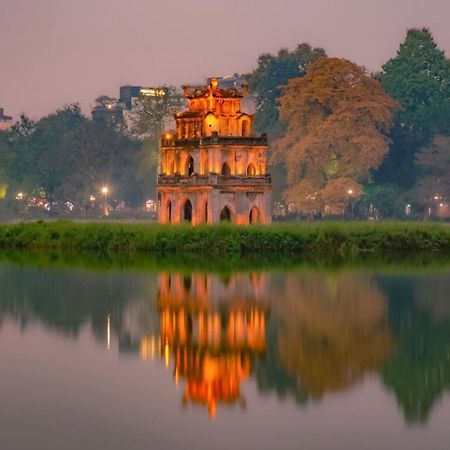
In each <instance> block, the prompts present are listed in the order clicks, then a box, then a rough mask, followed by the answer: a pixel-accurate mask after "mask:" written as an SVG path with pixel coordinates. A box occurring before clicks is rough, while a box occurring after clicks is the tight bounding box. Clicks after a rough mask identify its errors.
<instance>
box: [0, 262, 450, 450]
mask: <svg viewBox="0 0 450 450" xmlns="http://www.w3.org/2000/svg"><path fill="white" fill-rule="evenodd" d="M2 261H3V262H2V263H1V264H0V286H1V288H0V448H1V449H5V450H27V449H33V450H37V449H42V450H53V449H58V450H60V449H64V450H72V449H95V450H99V449H110V450H115V449H121V450H123V449H127V450H134V449H136V450H138V449H139V450H140V449H171V450H173V449H178V448H179V449H196V450H197V449H206V448H211V449H258V450H262V449H277V450H282V449H297V448H302V449H307V450H315V449H334V450H335V449H365V450H368V449H396V450H400V449H408V450H411V449H421V450H423V449H437V450H441V449H447V448H449V447H450V426H449V417H450V396H449V395H448V389H449V387H450V296H449V294H450V267H449V266H447V267H446V266H444V267H441V266H436V265H432V266H431V267H430V266H429V265H424V266H421V267H417V266H413V267H406V268H405V267H404V266H400V267H397V266H396V265H392V264H389V265H387V266H386V267H384V266H383V265H379V264H378V265H377V266H376V268H371V267H370V265H369V266H367V265H366V264H365V265H361V266H359V265H357V264H356V265H353V266H330V267H328V266H317V265H316V266H310V265H308V264H300V265H295V266H293V267H287V268H286V266H284V268H283V269H274V270H267V269H259V270H251V269H249V268H242V269H241V270H240V271H238V272H233V271H230V270H222V271H219V272H208V271H206V270H205V269H204V268H203V269H202V270H198V271H197V270H195V269H189V266H186V265H184V266H182V268H178V269H177V268H176V267H174V268H171V269H168V268H167V267H168V265H167V264H165V265H163V266H164V269H161V270H157V267H158V266H157V264H154V265H152V266H150V267H146V266H145V265H144V266H143V267H140V266H138V267H135V266H133V265H130V267H128V266H127V265H126V264H120V265H117V264H112V265H106V266H101V267H95V266H93V265H91V266H90V265H89V264H84V263H83V262H82V261H81V262H80V261H78V262H76V263H74V264H71V265H66V266H61V265H59V264H58V263H52V262H51V258H50V260H49V261H47V260H46V261H45V262H40V261H39V259H38V260H37V261H34V260H31V262H30V263H24V262H23V261H21V262H20V264H19V263H13V262H9V261H8V260H7V259H6V260H5V258H3V260H2ZM69 266H71V267H69ZM83 266H88V267H91V268H90V269H89V268H83ZM155 267H156V269H155ZM180 267H181V266H180ZM191 267H195V265H192V266H191Z"/></svg>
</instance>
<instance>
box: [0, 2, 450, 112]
mask: <svg viewBox="0 0 450 450" xmlns="http://www.w3.org/2000/svg"><path fill="white" fill-rule="evenodd" d="M449 24H450V1H449V0H427V1H425V0H370V1H369V0H313V1H311V0H309V1H302V0H277V1H268V0H241V1H239V2H238V1H235V0H228V1H211V0H208V1H207V0H191V1H188V0H183V1H180V0H165V1H151V0H120V1H119V0H0V30H1V38H0V57H1V62H2V64H1V76H0V81H1V83H0V107H2V106H3V107H4V108H5V113H6V114H9V115H13V116H15V118H17V115H18V114H19V113H20V112H22V111H25V112H26V113H27V114H29V115H31V116H32V117H33V118H38V117H40V116H42V115H45V114H48V113H50V112H52V111H54V110H55V109H56V108H57V107H60V106H62V105H64V104H65V103H69V102H76V101H77V102H80V103H81V104H82V106H83V109H84V110H85V111H86V112H88V111H89V104H90V103H91V104H92V103H93V100H94V99H95V98H96V97H97V96H98V95H100V94H108V95H113V96H118V91H119V86H120V85H121V84H127V83H129V84H139V85H159V84H181V83H189V82H201V81H203V80H204V79H205V77H206V76H209V75H213V74H214V75H224V74H228V73H233V72H247V71H250V70H251V69H252V68H254V67H255V64H256V60H257V57H258V55H259V54H261V53H263V52H276V51H277V50H278V49H279V48H280V47H288V48H293V47H294V46H295V45H296V44H297V43H300V42H309V43H310V44H311V45H313V46H321V47H324V48H325V49H326V50H327V52H328V54H329V55H332V56H338V57H346V58H349V59H351V60H353V61H355V62H357V63H358V64H362V65H365V66H367V67H368V68H369V69H371V70H378V69H379V68H380V66H381V64H382V63H383V62H385V61H386V60H387V59H388V58H390V57H391V56H393V55H395V52H396V50H397V47H398V44H399V43H400V41H401V40H402V39H403V38H404V35H405V32H406V29H407V28H409V27H423V26H427V27H429V28H430V29H431V31H432V32H433V34H434V36H435V39H436V41H437V43H438V45H439V46H440V47H441V48H442V49H444V50H446V52H447V54H448V55H450V26H449Z"/></svg>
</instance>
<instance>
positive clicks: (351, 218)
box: [347, 189, 353, 220]
mask: <svg viewBox="0 0 450 450" xmlns="http://www.w3.org/2000/svg"><path fill="white" fill-rule="evenodd" d="M347 193H348V195H349V196H350V220H353V202H352V195H353V189H349V190H348V191H347Z"/></svg>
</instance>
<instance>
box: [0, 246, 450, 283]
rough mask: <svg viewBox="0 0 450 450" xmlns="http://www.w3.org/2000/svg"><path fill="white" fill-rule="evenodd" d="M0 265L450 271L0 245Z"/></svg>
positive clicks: (415, 262)
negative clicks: (15, 247)
mask: <svg viewBox="0 0 450 450" xmlns="http://www.w3.org/2000/svg"><path fill="white" fill-rule="evenodd" d="M0 263H12V264H15V265H19V266H32V267H38V268H47V267H65V268H82V269H87V270H94V271H107V270H120V271H122V270H125V271H155V272H161V271H165V270H170V271H173V270H175V271H178V272H183V273H192V272H205V273H206V272H214V273H219V274H222V275H224V276H225V275H226V276H229V275H230V274H233V273H235V272H249V273H250V272H252V273H253V272H266V271H276V272H283V273H291V272H298V271H303V270H307V271H309V272H325V273H329V274H332V273H339V272H341V271H343V270H352V271H353V272H355V273H358V272H367V271H368V270H369V271H371V272H375V273H377V274H389V275H398V276H403V275H414V274H419V273H420V274H423V273H438V272H439V271H448V270H449V269H450V256H446V255H442V254H436V253H430V252H428V253H415V254H407V255H402V254H398V253H392V252H389V253H383V254H380V253H362V254H359V255H353V256H340V255H319V256H317V255H299V256H289V255H270V254H269V255H247V256H240V255H227V257H222V256H218V255H216V256H213V257H209V256H208V255H201V254H197V255H196V254H181V255H170V254H150V255H149V254H147V253H144V252H133V253H119V252H108V251H105V252H103V251H97V252H93V251H71V250H61V249H0Z"/></svg>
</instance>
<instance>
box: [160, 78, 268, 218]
mask: <svg viewBox="0 0 450 450" xmlns="http://www.w3.org/2000/svg"><path fill="white" fill-rule="evenodd" d="M247 90H248V87H247V86H246V85H243V86H242V90H241V91H238V90H237V89H236V88H234V87H231V88H228V89H221V88H219V87H218V83H217V80H216V79H215V78H212V79H211V82H210V85H209V86H204V87H189V86H184V96H185V98H186V100H187V102H188V104H189V109H188V110H187V111H184V112H179V113H177V114H176V115H175V120H176V124H177V130H176V132H175V133H166V134H164V135H163V137H162V142H161V152H162V154H161V161H162V164H161V174H160V175H159V176H158V199H159V222H161V223H182V222H185V221H187V222H192V224H194V225H197V224H201V223H208V224H213V223H218V222H220V221H230V222H233V223H237V224H249V223H263V224H267V223H270V222H271V218H272V214H271V190H272V185H271V178H270V175H269V174H268V173H267V162H266V157H267V136H266V135H261V136H255V135H254V134H253V117H252V116H251V115H249V114H246V113H244V112H242V111H241V100H242V98H243V97H244V96H245V95H246V94H247Z"/></svg>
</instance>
